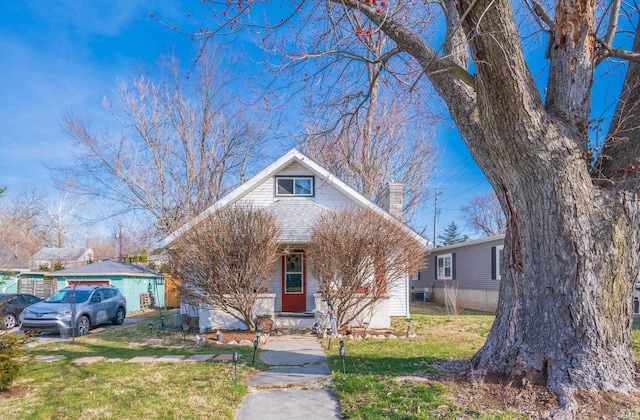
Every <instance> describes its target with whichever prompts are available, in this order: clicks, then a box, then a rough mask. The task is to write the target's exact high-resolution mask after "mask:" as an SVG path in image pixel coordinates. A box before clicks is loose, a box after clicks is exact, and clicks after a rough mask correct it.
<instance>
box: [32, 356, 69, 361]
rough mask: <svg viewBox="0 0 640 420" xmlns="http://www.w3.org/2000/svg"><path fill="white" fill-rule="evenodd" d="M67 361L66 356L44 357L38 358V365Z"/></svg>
mask: <svg viewBox="0 0 640 420" xmlns="http://www.w3.org/2000/svg"><path fill="white" fill-rule="evenodd" d="M64 359H66V358H65V357H64V356H44V357H38V358H37V359H36V363H51V362H58V361H60V360H64Z"/></svg>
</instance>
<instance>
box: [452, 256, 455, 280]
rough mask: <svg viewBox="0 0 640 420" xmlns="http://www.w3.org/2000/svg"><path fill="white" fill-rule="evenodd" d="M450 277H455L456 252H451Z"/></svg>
mask: <svg viewBox="0 0 640 420" xmlns="http://www.w3.org/2000/svg"><path fill="white" fill-rule="evenodd" d="M451 279H452V280H455V279H456V253H455V252H454V253H453V254H451Z"/></svg>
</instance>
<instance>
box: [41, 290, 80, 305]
mask: <svg viewBox="0 0 640 420" xmlns="http://www.w3.org/2000/svg"><path fill="white" fill-rule="evenodd" d="M90 294H91V292H90V291H88V290H73V289H71V290H60V291H58V292H56V293H54V294H53V295H51V296H49V297H48V298H46V299H45V300H44V301H45V302H47V303H78V302H86V301H87V300H88V299H89V295H90Z"/></svg>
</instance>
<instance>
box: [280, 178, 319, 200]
mask: <svg viewBox="0 0 640 420" xmlns="http://www.w3.org/2000/svg"><path fill="white" fill-rule="evenodd" d="M276 195H277V196H281V197H282V196H285V197H286V196H289V197H290V196H295V197H313V177H312V176H277V177H276Z"/></svg>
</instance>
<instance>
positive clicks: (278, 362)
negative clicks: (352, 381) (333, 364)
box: [235, 335, 340, 420]
mask: <svg viewBox="0 0 640 420" xmlns="http://www.w3.org/2000/svg"><path fill="white" fill-rule="evenodd" d="M260 357H261V358H262V361H263V362H264V363H266V364H267V365H269V366H271V368H270V369H269V370H268V371H265V372H261V373H258V374H257V375H255V376H254V377H253V378H251V380H250V381H249V393H248V394H247V395H246V396H245V397H244V399H243V400H242V404H241V405H240V410H239V411H238V414H237V415H236V417H235V420H253V419H257V418H262V419H267V420H271V419H273V420H277V419H287V420H297V419H299V420H328V419H339V418H340V407H339V406H338V402H337V401H336V399H335V398H334V396H333V394H332V393H331V391H330V390H329V389H327V386H328V385H329V384H330V383H331V375H330V371H329V367H328V366H327V358H326V356H325V354H324V351H323V350H322V347H321V346H320V343H318V342H317V341H316V340H315V339H314V338H313V337H309V336H273V335H272V336H271V337H270V338H269V340H268V341H267V343H266V344H265V345H264V347H263V348H262V352H261V354H260Z"/></svg>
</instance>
